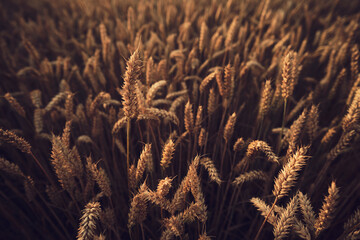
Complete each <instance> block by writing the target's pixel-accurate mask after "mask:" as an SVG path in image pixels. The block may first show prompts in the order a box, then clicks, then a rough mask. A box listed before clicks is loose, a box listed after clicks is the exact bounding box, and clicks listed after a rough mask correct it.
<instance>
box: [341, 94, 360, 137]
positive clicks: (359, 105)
mask: <svg viewBox="0 0 360 240" xmlns="http://www.w3.org/2000/svg"><path fill="white" fill-rule="evenodd" d="M359 121H360V87H359V88H358V89H357V90H356V92H355V96H354V98H353V100H352V102H351V105H350V107H349V109H348V113H347V114H346V115H345V117H344V118H343V120H342V124H341V125H342V128H343V131H344V132H348V131H350V130H351V129H353V128H354V126H355V125H356V124H358V123H359Z"/></svg>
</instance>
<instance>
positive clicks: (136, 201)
mask: <svg viewBox="0 0 360 240" xmlns="http://www.w3.org/2000/svg"><path fill="white" fill-rule="evenodd" d="M148 194H149V191H148V188H147V186H146V183H143V184H142V185H141V186H140V188H139V192H138V193H137V194H136V195H135V196H134V197H133V199H132V200H131V205H130V212H129V218H128V225H127V226H128V228H129V230H131V228H132V227H133V226H135V224H141V223H142V222H143V221H144V220H145V219H146V216H147V204H148V203H147V202H148V200H147V199H148V198H147V195H148Z"/></svg>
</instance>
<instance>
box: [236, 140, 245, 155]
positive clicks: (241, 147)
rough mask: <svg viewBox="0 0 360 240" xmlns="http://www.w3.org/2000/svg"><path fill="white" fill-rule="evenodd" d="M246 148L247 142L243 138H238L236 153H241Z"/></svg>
mask: <svg viewBox="0 0 360 240" xmlns="http://www.w3.org/2000/svg"><path fill="white" fill-rule="evenodd" d="M244 146H245V141H244V139H243V138H238V139H237V140H236V142H235V143H234V146H233V149H234V151H235V152H239V151H241V150H242V149H243V148H244Z"/></svg>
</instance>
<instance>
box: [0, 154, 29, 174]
mask: <svg viewBox="0 0 360 240" xmlns="http://www.w3.org/2000/svg"><path fill="white" fill-rule="evenodd" d="M0 170H2V171H4V172H7V173H9V174H13V175H18V176H20V177H25V175H24V173H23V172H22V171H21V170H20V168H19V166H18V165H16V164H14V163H12V162H9V161H8V160H6V159H5V158H2V157H0Z"/></svg>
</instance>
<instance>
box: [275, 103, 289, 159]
mask: <svg viewBox="0 0 360 240" xmlns="http://www.w3.org/2000/svg"><path fill="white" fill-rule="evenodd" d="M286 104H287V99H286V98H285V100H284V112H283V119H282V124H281V132H280V136H279V143H278V151H277V153H278V154H279V152H280V150H281V140H282V137H283V132H284V127H285V118H286Z"/></svg>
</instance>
